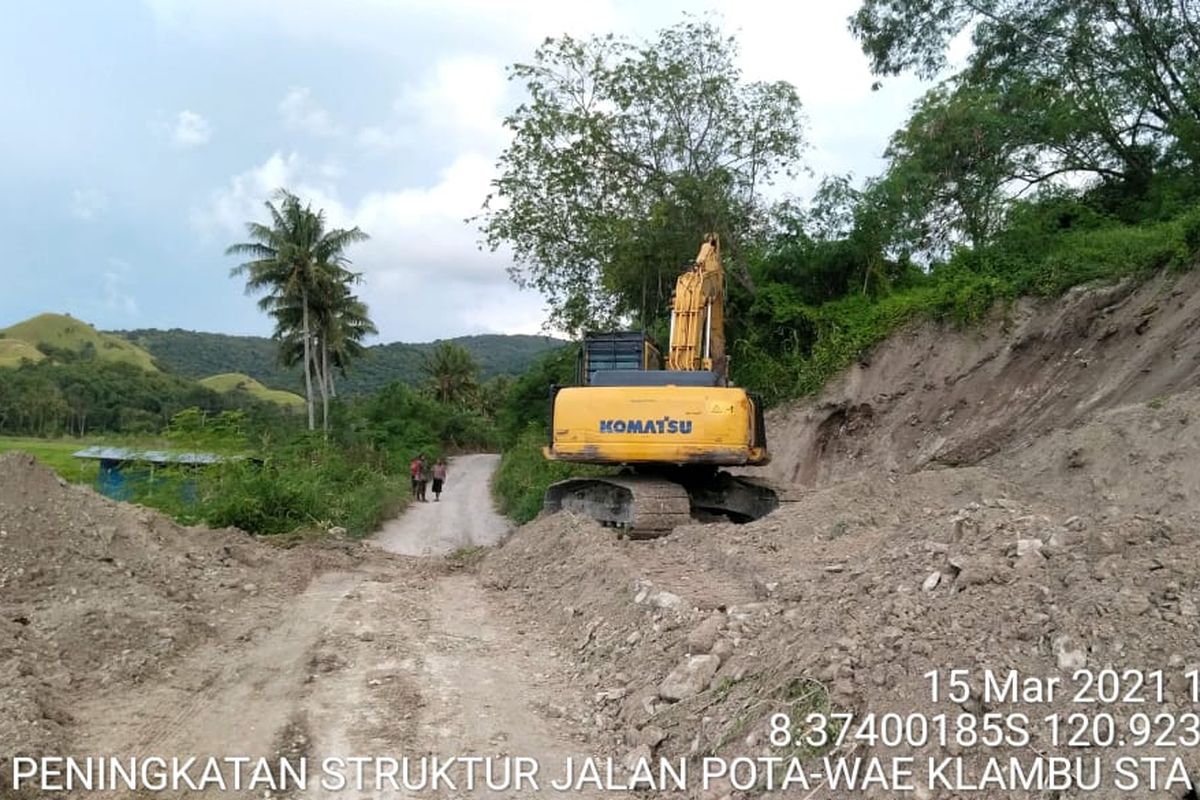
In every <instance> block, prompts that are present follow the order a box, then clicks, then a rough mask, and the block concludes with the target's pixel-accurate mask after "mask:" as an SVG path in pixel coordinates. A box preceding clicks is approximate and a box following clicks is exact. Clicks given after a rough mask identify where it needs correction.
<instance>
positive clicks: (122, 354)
mask: <svg viewBox="0 0 1200 800" xmlns="http://www.w3.org/2000/svg"><path fill="white" fill-rule="evenodd" d="M0 335H2V336H3V339H5V340H9V341H10V342H12V341H18V342H24V343H25V344H26V345H28V348H22V347H21V345H19V344H18V345H12V344H11V343H10V344H9V345H7V346H6V347H7V348H8V349H9V350H10V351H15V352H25V353H28V352H29V349H30V348H32V349H34V350H38V349H42V348H44V349H47V350H62V351H67V352H70V353H75V354H83V353H86V352H94V353H95V357H96V358H98V359H100V360H101V361H118V362H123V363H126V364H133V365H134V366H136V367H141V368H142V369H145V370H150V371H154V370H155V369H156V368H155V366H154V359H153V358H151V356H150V354H149V353H147V352H146V351H145V350H143V349H142V348H140V347H138V346H137V345H135V344H133V343H132V342H129V341H127V340H126V339H123V338H122V337H120V336H113V335H111V334H108V333H101V332H100V331H98V330H96V329H95V328H93V327H92V326H91V325H89V324H87V323H86V322H83V321H82V320H78V319H75V318H74V317H69V316H66V315H65V314H38V315H37V316H36V317H31V318H30V319H27V320H25V321H24V322H18V323H17V324H16V325H13V326H12V327H9V328H4V329H3V330H0ZM3 355H4V354H3V352H2V351H0V364H3V363H4V362H3V360H2V359H3ZM19 363H20V358H19V357H18V358H17V360H16V361H15V362H14V363H13V364H12V365H13V366H15V365H16V364H19Z"/></svg>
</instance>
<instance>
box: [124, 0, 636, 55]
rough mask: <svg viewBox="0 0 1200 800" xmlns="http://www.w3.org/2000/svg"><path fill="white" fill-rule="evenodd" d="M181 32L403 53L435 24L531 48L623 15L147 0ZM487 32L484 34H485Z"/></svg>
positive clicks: (608, 9) (572, 6)
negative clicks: (267, 35)
mask: <svg viewBox="0 0 1200 800" xmlns="http://www.w3.org/2000/svg"><path fill="white" fill-rule="evenodd" d="M144 2H145V5H146V6H147V7H148V8H149V9H150V11H151V13H152V14H153V15H154V18H155V20H156V21H157V22H158V24H159V25H161V26H163V27H165V28H168V29H170V30H172V31H173V32H181V33H185V34H187V35H189V36H192V37H196V38H201V39H207V40H212V41H220V42H225V41H228V39H229V37H230V36H231V33H232V32H234V31H250V32H253V33H258V32H259V31H263V30H269V31H271V32H272V34H273V35H276V36H284V37H287V38H289V39H292V40H296V41H300V42H303V43H314V42H315V43H319V44H320V45H321V46H326V47H327V46H330V45H337V46H347V47H352V48H355V49H364V48H365V49H370V50H372V51H375V52H377V53H382V54H384V55H386V56H388V57H397V56H402V51H403V50H404V49H405V48H404V47H403V45H400V46H398V44H397V43H398V42H401V43H402V42H403V41H404V38H405V36H406V35H412V34H413V33H414V32H418V31H421V30H427V29H429V28H430V27H431V26H432V25H434V24H440V25H445V26H447V27H445V28H444V30H449V29H450V26H452V27H453V28H454V29H456V30H458V31H461V32H463V33H466V34H477V33H485V34H486V39H487V40H488V41H490V42H498V43H502V44H503V45H510V44H513V43H515V44H517V45H518V46H519V47H520V48H521V49H526V45H528V44H529V43H536V42H538V41H540V40H541V39H543V38H545V37H546V36H557V35H559V34H562V33H571V34H576V35H581V34H586V33H592V32H596V31H601V30H611V29H613V28H615V27H617V26H618V22H619V20H620V19H621V17H620V15H619V14H618V12H617V9H616V6H615V4H614V2H613V1H612V0H593V1H592V2H588V3H564V2H561V0H348V1H347V2H343V3H329V2H325V0H259V2H253V3H248V2H245V0H144ZM480 38H483V37H480Z"/></svg>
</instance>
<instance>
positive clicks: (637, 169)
mask: <svg viewBox="0 0 1200 800" xmlns="http://www.w3.org/2000/svg"><path fill="white" fill-rule="evenodd" d="M737 52H738V51H737V45H736V42H735V41H734V40H733V39H732V38H726V37H724V36H722V35H721V33H720V32H719V31H718V30H717V29H716V28H715V27H714V26H713V25H712V24H710V23H708V22H704V21H688V22H684V23H682V24H679V25H676V26H674V27H671V28H668V29H666V30H663V31H661V32H660V33H659V34H658V38H657V39H656V40H655V41H653V42H649V43H645V44H641V45H635V44H632V43H630V42H628V41H626V40H623V39H618V38H616V37H614V36H612V35H609V36H603V37H594V38H591V39H586V40H579V39H575V38H572V37H570V36H563V37H561V38H558V39H549V40H547V41H546V42H545V43H544V44H543V45H542V46H541V47H540V48H538V50H537V51H536V52H535V54H534V58H533V61H532V62H531V63H528V64H516V65H514V66H513V67H511V68H510V72H509V77H510V79H511V80H517V81H521V82H522V83H524V85H525V88H526V90H527V92H528V96H529V99H528V100H527V102H525V103H522V104H521V105H520V106H519V107H518V108H517V109H516V110H515V111H514V112H513V113H512V114H511V115H509V117H508V118H507V119H506V120H505V124H506V126H507V127H508V128H509V129H510V130H511V131H512V133H513V140H512V143H511V144H510V145H509V147H508V148H507V149H506V150H505V151H504V153H503V154H502V155H501V158H500V164H499V166H500V170H501V174H500V176H499V177H498V178H496V179H495V180H494V181H493V182H492V192H491V194H490V195H489V196H488V198H487V200H486V201H485V203H484V211H483V213H482V215H481V218H480V222H481V230H482V231H483V233H484V236H485V241H486V242H487V244H488V245H489V246H490V247H491V248H492V249H498V248H500V247H501V246H508V247H511V249H512V252H513V256H514V266H513V267H512V268H511V269H510V275H511V277H512V278H513V279H514V280H515V281H516V283H517V284H518V285H520V286H522V287H535V288H537V289H538V290H540V291H541V292H542V294H543V295H544V296H545V297H546V298H547V300H548V302H549V306H550V310H551V319H552V321H553V322H554V323H556V324H558V325H559V326H561V327H563V328H565V329H566V330H569V331H571V332H578V331H580V330H581V329H584V328H586V327H588V326H591V325H596V324H601V323H609V322H612V321H613V320H614V319H617V318H620V317H635V318H637V319H639V320H640V321H641V322H642V324H643V325H644V326H648V325H649V324H651V323H652V322H653V321H654V320H655V319H656V318H661V316H662V315H663V314H664V312H665V309H666V305H667V301H668V299H669V297H670V294H671V291H672V290H673V288H674V285H675V278H676V276H677V274H678V272H679V269H680V267H681V266H682V265H684V264H688V263H690V261H691V260H692V259H693V258H694V257H695V251H696V249H697V248H698V247H699V243H700V241H701V239H702V237H703V235H704V234H705V233H707V232H709V231H716V232H718V233H719V234H721V237H722V239H721V241H722V243H723V244H725V254H726V256H727V261H729V262H730V264H731V266H732V269H731V271H732V274H733V276H734V278H735V279H738V280H741V281H743V282H748V281H749V278H748V273H746V272H745V270H744V269H743V268H741V267H740V266H738V264H739V262H738V259H737V254H738V252H739V246H740V245H741V243H742V242H743V241H745V240H746V239H747V238H749V237H752V236H753V235H754V233H755V230H756V228H757V227H759V226H760V225H761V223H762V218H763V209H764V205H765V204H764V201H763V199H762V195H761V190H762V188H763V187H764V186H765V185H767V184H769V183H770V182H771V181H772V180H773V179H774V178H775V177H777V176H778V175H779V174H781V173H791V172H793V171H794V170H795V169H796V167H797V164H798V163H799V157H800V154H801V151H802V149H803V145H804V141H803V134H802V127H803V125H802V122H803V121H802V115H801V108H800V100H799V98H798V96H797V94H796V90H795V88H794V87H793V86H792V85H791V84H789V83H786V82H782V81H780V82H774V83H765V82H747V81H745V80H743V79H742V76H741V73H740V71H739V69H738V67H737V66H736V60H737Z"/></svg>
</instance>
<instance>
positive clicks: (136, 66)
mask: <svg viewBox="0 0 1200 800" xmlns="http://www.w3.org/2000/svg"><path fill="white" fill-rule="evenodd" d="M854 7H855V3H854V2H853V0H831V2H821V1H820V0H799V2H793V3H787V4H785V3H774V2H766V0H740V1H739V2H733V1H732V0H711V2H701V3H680V2H662V3H657V4H647V3H640V2H636V0H634V1H633V2H625V0H595V2H589V3H577V4H576V3H568V2H551V1H550V0H528V2H525V1H522V0H441V1H440V2H435V0H406V1H405V2H399V0H397V1H395V2H386V1H385V0H349V1H348V2H343V3H328V2H317V0H258V1H257V2H251V1H249V0H247V1H246V2H241V1H240V0H194V1H193V0H147V2H141V3H139V2H105V3H80V2H56V1H54V0H49V1H39V2H35V3H24V4H10V6H9V7H8V8H7V9H6V12H5V16H6V18H5V23H4V24H3V25H0V123H2V125H0V142H2V143H3V144H2V146H0V175H2V176H3V184H4V189H5V191H3V192H0V212H2V213H0V233H2V234H3V239H4V241H5V243H6V245H7V246H6V248H5V250H6V257H5V259H4V263H3V266H0V271H2V272H3V278H4V280H3V282H2V283H0V286H3V291H2V293H0V327H3V326H4V325H7V324H11V323H12V322H16V321H17V320H20V319H23V318H25V317H28V316H31V315H33V314H35V313H39V312H42V311H56V312H63V313H70V314H72V315H74V316H76V317H80V318H82V319H86V320H88V321H89V322H92V323H94V324H96V325H97V326H99V327H101V328H104V329H118V328H136V327H158V328H170V327H180V328H191V329H196V330H209V331H221V332H227V333H255V334H267V333H269V327H270V326H269V324H268V322H267V320H266V319H265V318H263V317H262V316H261V315H260V314H259V313H258V312H257V310H256V309H255V306H254V299H253V298H247V297H245V296H244V295H243V292H242V288H241V285H240V284H239V282H238V281H236V280H234V279H231V278H229V277H228V271H229V268H230V267H231V266H232V265H233V262H232V261H231V260H230V259H227V258H225V256H224V255H223V250H224V248H225V246H226V245H228V244H229V243H230V242H233V241H238V240H240V238H241V230H242V225H243V223H244V222H245V221H246V220H247V219H250V218H252V217H255V216H257V215H258V213H259V210H260V209H261V203H262V201H263V200H264V199H265V198H266V197H267V196H268V195H269V194H270V193H271V191H272V190H273V189H274V188H276V187H278V186H280V185H285V186H288V187H289V188H292V189H293V190H294V191H297V192H298V193H300V194H301V195H303V196H305V197H307V198H309V199H311V200H312V201H313V202H314V203H315V204H316V205H319V206H321V207H322V208H325V209H326V211H327V213H328V214H329V216H330V218H331V220H332V221H333V222H334V223H336V224H339V225H351V224H358V225H360V226H361V227H362V228H363V229H364V230H366V231H367V232H368V233H370V234H371V235H372V241H370V242H369V243H367V244H365V245H362V246H360V247H359V248H358V249H356V250H355V251H352V257H353V258H354V261H355V266H356V268H357V269H359V270H361V271H363V272H364V273H365V280H366V282H365V284H364V286H363V288H362V294H363V296H364V298H365V299H366V300H367V302H368V303H369V304H370V307H371V311H372V316H373V317H374V318H375V319H376V321H377V323H378V324H379V327H380V331H381V335H380V339H381V340H382V341H394V340H404V341H424V340H430V339H434V338H442V337H450V336H456V335H462V334H468V333H480V332H529V333H532V332H536V331H537V330H538V329H539V328H540V326H541V323H542V319H543V314H542V303H541V299H540V298H539V297H537V296H536V295H534V294H531V293H528V292H520V291H518V290H517V289H516V288H515V287H513V286H512V285H511V284H510V282H509V281H508V278H507V274H506V267H507V261H506V259H505V258H504V256H503V254H491V253H484V252H480V251H479V250H478V248H477V246H476V242H477V239H478V234H477V232H476V231H475V230H473V229H472V228H471V227H469V226H467V225H465V224H464V223H463V222H462V220H463V218H464V217H467V216H469V215H471V214H473V213H474V212H475V211H476V210H478V207H479V204H480V203H481V202H482V200H483V197H484V196H485V194H486V192H487V183H488V180H489V179H490V178H491V177H492V175H493V164H494V162H495V159H496V156H497V155H499V153H500V152H501V150H502V149H503V147H504V144H505V141H506V139H505V133H504V130H503V128H502V126H501V122H500V121H501V119H502V117H503V115H504V114H505V113H506V112H507V111H508V110H509V109H510V108H512V107H513V105H515V103H517V102H518V101H519V99H520V98H519V95H518V93H517V87H514V86H511V85H509V84H508V83H507V82H506V80H505V77H504V67H505V66H506V65H507V64H509V63H511V62H513V61H516V60H522V59H526V58H528V57H529V55H530V53H531V52H532V50H533V48H534V47H535V46H536V45H537V43H538V42H540V41H541V40H542V39H543V38H545V37H546V36H554V35H558V34H561V33H563V32H570V33H572V34H576V35H583V34H588V33H603V32H607V31H616V32H619V33H624V34H629V35H632V36H644V37H649V36H652V35H653V33H654V31H655V30H656V29H658V28H661V27H663V26H665V25H669V24H672V23H674V22H675V21H677V20H679V19H680V18H681V17H682V14H683V12H684V11H691V12H704V11H714V12H716V13H717V14H719V15H720V18H721V19H723V20H724V21H725V23H726V24H727V25H728V27H729V28H730V29H731V30H733V31H735V32H737V33H738V34H739V37H740V39H741V42H742V46H743V64H742V66H743V68H744V69H745V72H746V74H747V76H748V77H750V78H766V79H784V80H790V81H792V82H793V83H795V84H796V85H797V87H798V88H799V90H800V94H801V97H802V99H803V100H804V101H805V104H806V107H807V112H806V113H807V115H808V117H809V121H810V130H809V136H810V139H811V140H812V149H811V150H810V152H809V154H808V165H809V166H810V167H811V168H812V170H813V171H814V172H815V173H816V174H817V175H820V174H822V173H826V172H845V171H853V172H855V173H856V174H858V175H860V176H862V175H868V174H872V173H874V172H876V171H877V170H878V169H879V166H880V161H879V158H878V157H879V154H880V152H881V151H882V149H883V146H884V144H885V143H886V140H887V136H888V135H889V134H890V133H891V131H892V130H894V129H895V128H896V127H897V126H898V125H899V124H900V123H901V122H902V121H903V119H904V116H905V109H906V108H907V106H908V104H909V103H910V102H911V101H912V100H913V99H915V97H916V96H917V94H918V93H919V92H920V90H921V88H922V87H921V86H920V85H919V84H917V83H916V82H915V81H912V80H907V79H901V80H892V81H888V82H887V84H885V86H884V89H883V90H882V91H879V92H874V93H872V92H871V90H870V85H871V81H872V78H871V76H870V75H869V74H868V73H867V68H866V60H865V58H864V57H863V56H862V54H861V52H860V51H859V50H858V47H857V45H856V44H855V43H854V42H853V40H852V39H851V38H850V36H849V34H848V33H847V32H846V30H845V18H846V17H847V16H848V15H849V14H850V13H851V12H852V11H853V10H854ZM812 180H813V179H812V178H804V179H801V180H800V181H799V182H797V183H796V184H795V185H792V186H787V187H781V188H780V191H785V190H786V191H790V192H794V193H797V194H800V195H803V194H805V193H806V192H807V191H808V190H810V189H811V185H812Z"/></svg>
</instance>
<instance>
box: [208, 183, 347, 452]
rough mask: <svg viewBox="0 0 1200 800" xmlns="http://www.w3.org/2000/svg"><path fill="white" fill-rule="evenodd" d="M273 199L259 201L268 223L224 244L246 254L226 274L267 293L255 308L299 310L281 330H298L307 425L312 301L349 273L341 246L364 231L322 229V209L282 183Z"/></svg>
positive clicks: (311, 421) (233, 252)
mask: <svg viewBox="0 0 1200 800" xmlns="http://www.w3.org/2000/svg"><path fill="white" fill-rule="evenodd" d="M276 200H277V201H278V203H279V205H278V206H276V205H275V203H274V202H272V201H267V202H266V203H265V205H266V207H267V211H268V213H269V214H270V217H271V224H270V225H264V224H262V223H259V222H248V223H246V232H247V234H248V235H249V237H250V241H248V242H242V243H239V244H233V245H230V246H229V247H228V248H227V249H226V251H225V252H226V254H227V255H240V256H249V257H250V258H251V260H249V261H246V262H243V263H242V264H240V265H238V266H236V267H234V268H233V270H232V271H231V274H232V275H235V276H236V275H245V276H246V291H247V293H254V292H262V291H265V292H266V293H267V294H266V296H265V297H263V298H262V299H261V300H260V301H259V307H260V308H261V309H263V310H264V311H268V312H271V311H275V310H279V309H282V308H285V307H289V306H296V307H298V308H299V310H300V315H299V316H300V320H299V328H298V331H296V330H289V331H285V332H284V333H285V336H286V335H288V334H292V333H297V332H298V334H299V337H300V340H301V347H302V350H303V361H304V392H305V403H306V406H307V410H308V429H309V430H313V429H314V428H315V427H316V421H315V414H314V409H313V366H314V360H313V352H312V343H313V338H312V336H313V325H312V320H311V319H310V317H311V310H312V302H313V300H314V298H316V297H318V296H321V295H322V293H326V294H327V295H328V294H332V292H333V289H332V288H331V287H332V286H334V285H335V284H338V283H343V284H344V283H346V281H347V280H348V277H347V276H348V275H349V274H350V273H349V271H348V270H347V269H346V266H347V265H348V264H349V263H350V261H349V259H348V258H347V257H346V250H347V249H348V248H349V246H350V245H351V244H354V243H355V242H361V241H365V240H366V239H367V238H368V237H367V235H366V234H365V233H363V232H362V231H361V230H359V229H358V228H357V227H355V228H350V229H341V228H337V229H334V230H326V226H325V212H324V211H313V209H312V206H311V205H307V204H305V205H301V202H300V198H298V197H296V195H294V194H292V193H291V192H289V191H287V190H286V189H280V190H279V191H278V192H277V193H276ZM277 319H278V317H277Z"/></svg>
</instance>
